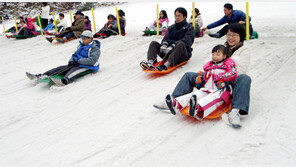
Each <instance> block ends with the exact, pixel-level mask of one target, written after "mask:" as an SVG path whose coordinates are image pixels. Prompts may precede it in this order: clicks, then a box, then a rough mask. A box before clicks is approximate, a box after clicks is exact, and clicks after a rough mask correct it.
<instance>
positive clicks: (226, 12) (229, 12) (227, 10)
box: [224, 8, 232, 16]
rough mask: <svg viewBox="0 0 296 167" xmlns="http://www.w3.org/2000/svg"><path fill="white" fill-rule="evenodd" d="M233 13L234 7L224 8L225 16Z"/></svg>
mask: <svg viewBox="0 0 296 167" xmlns="http://www.w3.org/2000/svg"><path fill="white" fill-rule="evenodd" d="M231 13H232V9H230V10H229V9H227V8H224V14H225V16H230V15H231Z"/></svg>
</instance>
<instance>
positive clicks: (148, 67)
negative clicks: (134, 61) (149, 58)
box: [140, 61, 155, 71]
mask: <svg viewBox="0 0 296 167" xmlns="http://www.w3.org/2000/svg"><path fill="white" fill-rule="evenodd" d="M140 66H141V68H142V69H143V70H151V71H154V70H155V67H154V66H153V64H151V63H148V62H146V61H142V62H141V63H140Z"/></svg>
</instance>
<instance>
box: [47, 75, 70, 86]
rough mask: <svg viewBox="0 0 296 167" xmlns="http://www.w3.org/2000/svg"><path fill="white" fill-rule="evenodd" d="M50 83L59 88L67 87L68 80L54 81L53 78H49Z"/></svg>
mask: <svg viewBox="0 0 296 167" xmlns="http://www.w3.org/2000/svg"><path fill="white" fill-rule="evenodd" d="M49 81H50V82H51V83H52V84H53V85H56V86H58V87H61V86H65V85H66V84H67V80H66V79H54V78H52V77H49Z"/></svg>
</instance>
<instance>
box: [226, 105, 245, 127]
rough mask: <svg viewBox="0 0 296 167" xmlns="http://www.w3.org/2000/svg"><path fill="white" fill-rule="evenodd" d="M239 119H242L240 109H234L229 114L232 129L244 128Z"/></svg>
mask: <svg viewBox="0 0 296 167" xmlns="http://www.w3.org/2000/svg"><path fill="white" fill-rule="evenodd" d="M239 117H240V114H239V109H237V108H234V109H232V110H231V111H230V112H229V114H228V119H229V123H230V124H231V126H232V127H234V128H240V127H241V126H242V125H241V122H240V118H239Z"/></svg>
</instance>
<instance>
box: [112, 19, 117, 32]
mask: <svg viewBox="0 0 296 167" xmlns="http://www.w3.org/2000/svg"><path fill="white" fill-rule="evenodd" d="M111 29H113V30H117V29H118V24H117V21H115V20H114V21H113V22H112V24H111Z"/></svg>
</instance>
